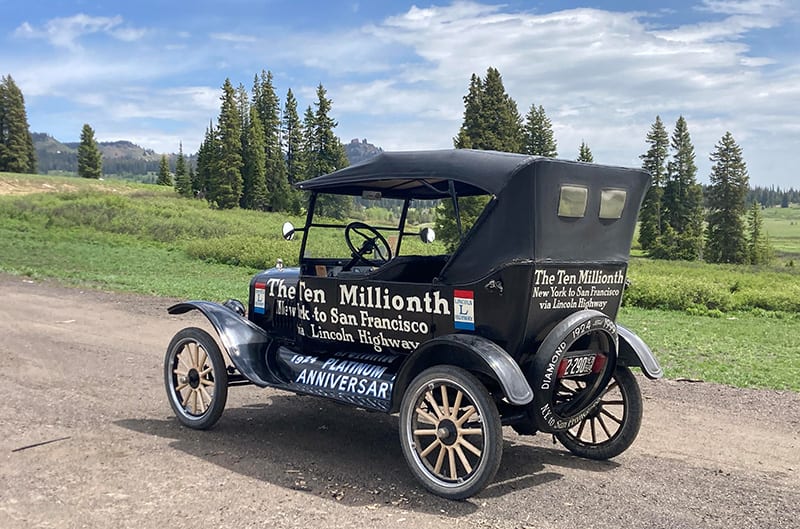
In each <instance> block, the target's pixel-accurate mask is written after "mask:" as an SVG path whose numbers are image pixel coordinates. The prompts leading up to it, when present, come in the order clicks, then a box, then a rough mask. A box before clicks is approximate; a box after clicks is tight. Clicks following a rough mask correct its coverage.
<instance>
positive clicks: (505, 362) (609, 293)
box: [164, 150, 661, 499]
mask: <svg viewBox="0 0 800 529" xmlns="http://www.w3.org/2000/svg"><path fill="white" fill-rule="evenodd" d="M649 182H650V177H649V175H648V174H647V173H646V172H643V171H641V170H636V169H625V168H618V167H607V166H602V165H597V164H584V163H577V162H570V161H564V160H555V159H548V158H540V157H534V156H525V155H518V154H508V153H500V152H486V151H472V150H443V151H421V152H395V153H383V154H380V155H379V156H377V157H376V158H373V159H371V160H369V161H366V162H364V163H361V164H358V165H353V166H351V167H348V168H345V169H342V170H339V171H336V172H334V173H331V174H327V175H324V176H320V177H318V178H314V179H312V180H308V181H305V182H302V183H300V184H299V185H298V187H299V188H300V189H302V190H305V191H308V192H309V203H308V210H307V217H306V221H305V225H304V226H302V227H298V228H297V229H295V228H294V227H293V226H292V225H291V224H289V223H287V224H286V225H284V237H285V238H287V239H293V238H295V235H302V238H301V240H300V243H299V253H300V258H299V267H296V268H289V267H283V266H281V265H280V264H279V265H278V266H276V267H275V268H272V269H270V270H265V271H263V272H261V273H259V274H257V275H256V276H255V277H253V279H252V281H251V283H250V296H249V299H248V301H247V306H246V307H245V306H244V304H243V303H241V302H239V301H235V300H229V301H227V302H225V303H223V304H217V303H211V302H208V301H189V302H186V303H180V304H178V305H175V306H173V307H170V308H169V312H170V313H172V314H180V313H185V312H188V311H191V310H199V311H200V312H202V313H203V314H204V315H205V316H206V317H207V318H208V320H209V321H210V322H211V324H212V325H213V327H214V329H215V330H216V332H217V333H218V335H219V341H220V343H221V344H222V350H221V349H220V347H219V346H218V345H217V342H216V340H215V339H214V338H213V337H212V336H211V335H209V334H208V333H206V332H205V331H203V330H200V329H198V328H187V329H184V330H182V331H180V332H179V333H178V334H177V335H176V336H175V337H174V338H173V339H172V342H171V343H170V344H169V348H168V350H167V354H166V360H165V365H164V376H165V383H166V390H167V395H168V397H169V402H170V404H171V406H172V408H173V410H174V411H175V413H176V415H177V417H178V419H179V420H180V422H181V423H182V424H184V425H186V426H189V427H191V428H197V429H204V428H209V427H211V426H212V425H213V424H214V423H215V422H216V421H217V420H218V419H219V417H220V415H221V414H222V411H223V408H224V407H225V401H226V398H227V392H228V387H229V386H233V385H240V384H249V383H252V384H256V385H258V386H262V387H273V388H279V389H282V390H287V391H291V392H295V393H299V394H310V395H318V396H321V397H327V398H329V399H334V400H337V401H340V402H343V403H347V404H351V405H353V406H357V407H360V408H365V409H368V410H376V411H381V412H386V413H399V429H400V443H401V446H402V450H403V453H404V455H405V458H406V460H407V462H408V465H409V467H410V469H411V471H412V472H413V474H414V475H415V476H416V478H417V479H418V480H419V481H420V482H421V483H422V485H423V486H425V487H426V488H427V489H429V490H430V491H431V492H433V493H435V494H438V495H440V496H443V497H446V498H452V499H461V498H466V497H469V496H471V495H474V494H476V493H478V492H479V491H481V490H482V489H483V488H484V487H486V486H487V484H489V483H490V482H491V480H492V479H493V477H494V474H495V472H496V470H497V468H498V466H499V464H500V458H501V452H502V447H503V433H502V426H503V425H508V426H511V427H513V428H514V429H515V430H516V431H517V432H519V433H521V434H534V433H536V432H546V433H552V434H553V435H554V436H555V438H557V439H558V440H559V441H561V443H562V444H563V445H564V446H566V448H567V449H569V450H570V451H571V452H573V453H575V454H577V455H579V456H582V457H587V458H592V459H607V458H611V457H614V456H617V455H619V454H620V453H622V452H623V451H624V450H626V449H627V448H628V447H629V446H630V445H631V443H632V442H633V441H634V439H635V437H636V435H637V434H638V431H639V425H640V423H641V415H642V399H641V394H640V391H639V386H638V384H637V381H636V378H635V377H634V376H633V375H632V373H631V371H630V368H632V367H638V368H641V370H642V371H643V372H644V374H645V375H646V376H647V377H650V378H658V377H660V376H661V368H660V367H659V365H658V363H657V361H656V359H655V358H654V357H653V354H652V353H651V351H650V349H649V348H648V347H647V345H646V344H645V343H644V342H643V341H642V340H641V339H640V338H639V337H637V336H636V335H635V334H633V333H632V332H631V331H629V330H627V329H625V328H624V327H622V326H620V325H617V324H616V323H615V319H616V316H617V311H618V309H619V306H620V303H621V300H622V293H623V289H624V288H625V283H626V271H627V263H628V259H629V252H630V246H631V240H632V238H633V233H634V227H635V224H636V218H637V214H638V211H639V207H640V205H641V201H642V198H643V196H644V193H645V191H646V190H647V188H648V185H649ZM332 195H333V196H336V195H340V196H341V195H345V196H351V197H358V199H357V200H359V201H364V200H381V201H385V200H394V201H395V202H394V203H395V204H399V206H400V208H399V211H400V213H399V219H398V221H397V222H396V223H394V225H391V226H370V225H368V224H366V223H363V222H359V221H355V222H349V223H344V222H335V221H331V220H330V219H327V218H322V217H320V216H319V215H318V214H315V213H316V212H317V211H318V210H320V209H322V211H323V212H324V211H325V204H326V202H325V201H326V200H330V199H331V196H332ZM476 196H484V197H486V198H485V199H484V201H485V204H486V205H485V207H484V209H483V211H482V213H481V214H480V216H479V217H478V218H477V220H475V221H474V224H473V225H472V226H471V227H470V229H468V230H466V229H462V228H463V227H465V226H462V223H461V212H460V210H461V208H462V207H463V205H464V204H465V201H468V200H470V199H469V198H468V197H476ZM472 200H473V201H475V199H472ZM448 201H449V203H450V204H452V210H453V212H454V215H453V217H454V220H455V224H456V226H457V228H458V230H459V231H463V232H464V233H461V234H460V235H461V240H460V244H458V246H457V248H456V249H455V251H453V252H452V254H448V255H426V253H430V252H428V251H427V249H428V248H430V246H426V245H424V244H422V243H421V242H420V241H419V238H420V237H421V238H422V239H423V240H424V241H426V242H430V241H432V240H433V238H434V234H433V232H432V230H430V229H429V228H426V229H423V230H421V231H416V232H411V231H409V229H410V228H409V227H408V226H409V222H408V219H409V217H410V216H411V215H412V214H413V213H414V212H415V211H418V210H419V209H418V208H421V207H434V206H436V204H441V203H442V202H448ZM426 205H427V206H426ZM332 230H338V231H339V232H340V235H339V237H341V239H339V242H340V244H338V245H336V246H337V247H338V248H340V249H339V250H335V251H331V250H329V249H328V250H327V254H326V253H325V252H326V247H325V245H323V244H319V241H330V240H331V235H330V232H331V231H332ZM326 237H327V238H326ZM297 238H300V237H297ZM342 248H346V252H343V251H342V250H341V249H342ZM407 252H409V253H407ZM223 351H224V354H223Z"/></svg>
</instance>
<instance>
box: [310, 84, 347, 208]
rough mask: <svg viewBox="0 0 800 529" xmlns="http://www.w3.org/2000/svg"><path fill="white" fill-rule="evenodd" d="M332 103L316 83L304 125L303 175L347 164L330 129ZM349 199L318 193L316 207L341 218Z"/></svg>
mask: <svg viewBox="0 0 800 529" xmlns="http://www.w3.org/2000/svg"><path fill="white" fill-rule="evenodd" d="M332 104H333V101H331V100H330V99H329V98H328V97H327V91H326V90H325V88H324V87H323V86H322V83H320V84H319V86H317V101H316V102H315V103H314V106H315V107H316V108H315V110H313V111H312V110H311V107H309V109H308V111H306V123H305V124H304V129H305V137H306V141H305V144H306V145H305V152H304V160H305V164H306V178H313V177H315V176H320V175H323V174H327V173H332V172H333V171H335V170H337V169H341V168H343V167H347V166H348V165H349V162H348V161H347V154H346V153H345V150H344V145H342V142H341V141H339V138H337V137H336V135H335V134H334V132H333V129H334V128H336V125H337V123H336V120H334V119H333V118H332V117H331V116H330V111H331V107H332ZM351 202H352V200H351V199H350V197H347V196H336V195H321V196H320V197H319V198H318V199H317V206H316V207H317V208H319V211H320V213H321V214H322V215H326V216H328V217H334V218H338V219H343V218H346V217H347V215H348V214H349V212H350V204H351Z"/></svg>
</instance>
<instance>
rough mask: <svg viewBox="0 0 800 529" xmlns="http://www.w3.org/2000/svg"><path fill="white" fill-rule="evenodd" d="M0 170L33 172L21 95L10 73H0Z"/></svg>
mask: <svg viewBox="0 0 800 529" xmlns="http://www.w3.org/2000/svg"><path fill="white" fill-rule="evenodd" d="M0 171H8V172H12V173H35V172H36V150H35V149H34V147H33V136H31V131H30V127H29V126H28V115H27V112H26V111H25V98H24V97H23V95H22V91H21V90H20V89H19V87H18V86H17V84H16V83H15V82H14V79H12V77H11V76H10V75H8V76H3V77H0Z"/></svg>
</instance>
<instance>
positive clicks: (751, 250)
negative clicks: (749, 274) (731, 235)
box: [747, 201, 774, 265]
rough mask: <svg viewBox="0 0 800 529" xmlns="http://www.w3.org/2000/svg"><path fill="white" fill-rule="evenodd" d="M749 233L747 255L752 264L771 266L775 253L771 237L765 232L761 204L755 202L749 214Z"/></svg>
mask: <svg viewBox="0 0 800 529" xmlns="http://www.w3.org/2000/svg"><path fill="white" fill-rule="evenodd" d="M747 233H748V237H747V254H748V258H749V261H750V264H754V265H761V264H769V262H770V261H772V258H773V256H774V252H773V250H772V245H771V244H770V242H769V235H767V233H766V232H764V219H763V217H762V216H761V204H759V203H758V202H755V201H753V205H752V206H751V207H750V209H749V210H748V212H747Z"/></svg>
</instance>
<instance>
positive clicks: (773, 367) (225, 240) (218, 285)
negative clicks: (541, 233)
mask: <svg viewBox="0 0 800 529" xmlns="http://www.w3.org/2000/svg"><path fill="white" fill-rule="evenodd" d="M795 215H796V216H795ZM287 219H288V220H292V221H293V222H294V223H295V225H300V224H302V219H300V218H290V217H287V216H286V215H283V214H265V213H259V212H252V211H243V210H234V211H224V212H223V211H215V210H211V209H209V208H208V206H207V205H206V204H205V202H203V201H197V200H188V199H181V198H178V197H176V196H175V194H174V192H173V191H172V190H171V189H169V188H163V187H158V186H154V185H147V184H135V183H131V182H124V181H111V180H108V181H90V180H82V179H77V178H69V177H63V178H62V177H40V176H30V175H9V174H2V173H0V271H4V272H8V273H13V274H19V275H25V276H29V277H32V278H55V279H58V280H60V281H63V282H65V283H68V284H73V285H80V286H85V287H91V288H103V289H112V290H121V291H131V292H139V293H144V294H153V295H160V296H172V297H178V298H192V299H211V300H217V301H221V300H224V299H226V298H229V297H236V298H239V299H245V298H246V296H247V285H248V282H249V278H250V277H251V275H252V274H253V273H254V272H255V270H257V269H263V268H266V267H269V266H272V265H273V264H274V262H275V259H276V258H278V257H280V258H282V259H283V260H284V262H285V263H286V264H287V265H291V264H295V263H296V262H297V255H298V251H299V243H298V242H297V241H294V242H286V241H284V240H283V239H282V238H281V236H280V227H281V225H282V224H283V222H284V221H285V220H287ZM765 219H766V220H765V226H767V229H768V230H769V232H770V236H771V237H772V239H773V242H775V243H777V242H780V248H781V249H780V251H781V252H785V253H786V254H792V252H793V250H792V248H800V208H789V209H788V210H782V211H777V212H775V211H772V210H767V212H765ZM409 242H411V241H410V240H409ZM404 244H405V242H404ZM414 244H418V245H419V246H420V248H414V249H413V251H418V250H422V249H425V250H430V249H431V248H430V247H427V248H422V245H421V243H414ZM342 245H343V244H342V241H341V240H339V237H338V236H337V237H336V238H334V237H331V238H330V240H325V241H323V242H322V244H321V249H320V251H321V252H324V251H325V250H326V247H329V248H331V249H333V248H339V247H341V246H342ZM776 246H777V244H776ZM408 250H412V249H408ZM439 251H441V250H440V249H439ZM798 264H800V263H798ZM629 277H630V279H631V282H632V285H631V287H630V289H629V291H628V292H627V294H626V298H625V304H626V306H625V307H624V309H623V312H622V313H621V316H620V321H621V322H622V323H624V324H626V325H628V326H629V327H630V328H631V329H633V330H635V331H636V332H639V333H640V334H641V335H642V336H643V338H644V339H645V340H646V341H647V342H648V343H649V344H650V345H651V347H653V349H654V351H655V352H656V354H657V356H658V357H659V359H660V360H661V361H662V363H663V364H664V367H665V371H666V373H667V376H669V377H673V378H674V377H686V378H699V379H704V380H710V381H716V382H721V383H725V384H732V385H736V386H744V387H771V388H779V389H791V390H794V391H800V347H798V346H797V345H796V344H797V339H796V338H793V337H797V336H800V316H798V314H800V266H796V267H793V268H791V267H786V266H775V267H772V268H755V267H734V266H716V265H708V264H704V263H675V262H661V261H650V260H647V259H641V258H636V259H633V260H632V262H631V266H630V273H629Z"/></svg>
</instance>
